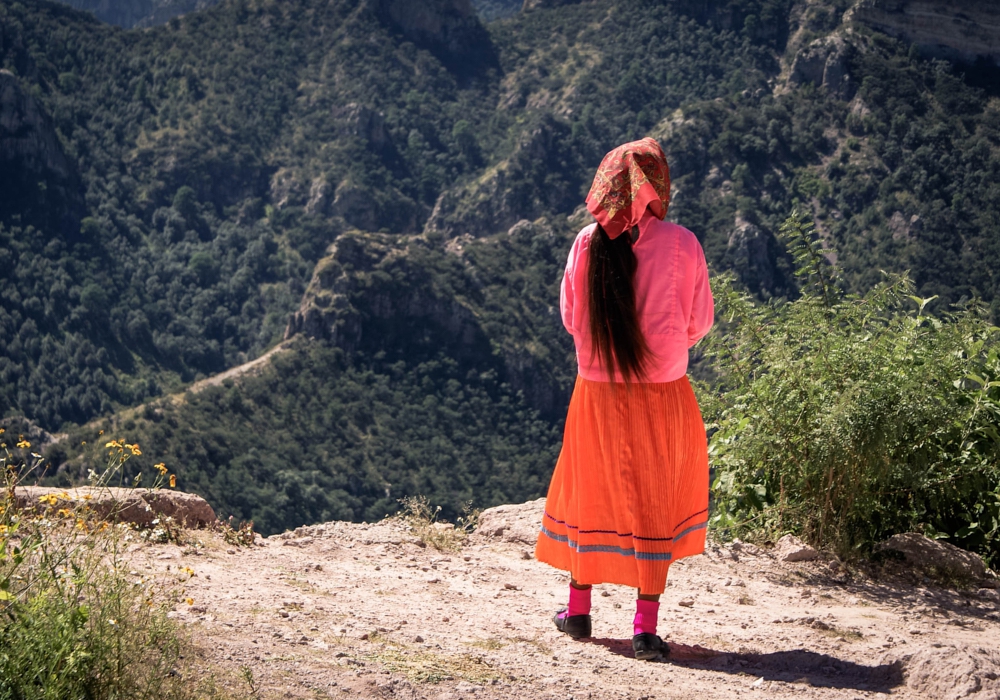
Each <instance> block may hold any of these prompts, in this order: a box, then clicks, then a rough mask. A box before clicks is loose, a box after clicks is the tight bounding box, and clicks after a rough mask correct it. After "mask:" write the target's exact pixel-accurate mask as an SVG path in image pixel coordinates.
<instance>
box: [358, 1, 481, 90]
mask: <svg viewBox="0 0 1000 700" xmlns="http://www.w3.org/2000/svg"><path fill="white" fill-rule="evenodd" d="M374 4H375V7H376V13H377V14H378V16H379V19H380V20H382V22H383V23H385V24H386V25H388V26H389V27H392V28H393V29H395V30H397V31H398V32H400V33H401V34H402V35H403V36H404V37H405V38H407V39H409V40H410V41H412V42H413V43H414V44H416V45H417V46H419V47H421V48H424V49H427V50H428V51H430V52H431V53H432V54H434V55H435V56H436V57H437V58H438V60H440V61H441V63H443V64H444V65H445V66H446V67H447V68H448V69H449V70H451V71H452V72H453V73H455V74H457V75H458V76H459V77H461V78H469V77H473V76H477V75H484V74H485V73H486V71H488V70H489V69H491V68H496V67H497V66H498V65H499V61H498V59H497V53H496V48H495V47H494V46H493V42H492V40H491V39H490V35H489V32H487V31H486V28H485V27H483V25H482V24H481V23H480V21H479V17H478V15H477V14H476V10H475V8H474V7H473V6H472V3H471V2H470V0H422V1H421V2H413V0H375V1H374Z"/></svg>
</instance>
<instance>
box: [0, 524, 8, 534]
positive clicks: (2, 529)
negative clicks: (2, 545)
mask: <svg viewBox="0 0 1000 700" xmlns="http://www.w3.org/2000/svg"><path fill="white" fill-rule="evenodd" d="M6 534H7V526H6V525H0V535H6Z"/></svg>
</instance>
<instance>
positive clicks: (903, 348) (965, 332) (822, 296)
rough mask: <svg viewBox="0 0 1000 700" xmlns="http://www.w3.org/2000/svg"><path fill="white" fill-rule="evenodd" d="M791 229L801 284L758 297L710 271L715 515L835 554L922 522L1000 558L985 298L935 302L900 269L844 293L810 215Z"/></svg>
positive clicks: (998, 468) (997, 374) (998, 336)
mask: <svg viewBox="0 0 1000 700" xmlns="http://www.w3.org/2000/svg"><path fill="white" fill-rule="evenodd" d="M782 232H783V234H784V236H785V238H786V240H787V241H788V243H789V247H790V252H791V253H792V255H793V257H794V259H795V262H796V267H797V268H798V274H799V275H800V277H803V278H804V280H805V281H804V283H803V288H804V291H803V294H802V296H801V297H800V298H798V299H796V300H794V301H788V302H772V303H767V304H761V303H757V302H755V301H753V300H752V299H751V298H750V297H748V296H747V295H746V294H744V293H742V292H740V291H738V290H737V288H736V287H735V286H734V283H733V278H732V277H730V276H725V277H720V278H716V279H715V284H714V291H715V295H716V300H717V304H718V309H717V310H718V318H720V319H721V320H722V322H723V329H722V330H723V332H721V333H719V334H717V335H715V336H714V338H713V339H712V340H710V342H709V344H708V347H707V354H708V355H709V357H711V358H712V360H713V361H714V364H715V368H716V370H717V371H718V372H719V375H720V381H719V383H718V385H717V386H716V387H714V388H713V389H712V390H710V391H709V390H707V389H706V390H705V392H704V394H705V396H704V399H705V400H704V410H705V418H706V422H707V424H708V426H709V429H710V431H712V435H711V439H710V454H711V459H712V462H713V466H714V468H715V479H714V484H713V494H714V497H715V499H716V501H717V506H718V507H717V511H716V513H715V515H714V524H715V526H716V527H717V528H722V529H723V530H725V531H728V532H730V533H732V534H737V533H738V534H740V535H741V536H751V537H753V536H755V537H758V538H762V539H766V538H773V537H775V536H777V535H778V534H779V533H780V532H784V531H790V532H795V533H798V534H800V535H801V536H803V537H804V538H806V539H807V540H808V541H810V542H812V543H813V544H817V545H820V546H827V547H831V548H833V549H835V550H836V551H838V552H839V553H840V554H841V555H856V554H863V553H865V552H867V551H869V550H870V548H871V547H872V545H873V544H874V543H876V542H877V541H879V540H881V539H882V538H885V537H887V536H889V535H892V534H894V533H898V532H905V531H911V530H914V529H916V530H921V531H923V532H924V533H926V534H928V535H930V536H934V537H943V538H947V539H948V540H950V541H951V542H953V543H954V544H957V545H959V546H963V547H966V548H969V549H972V550H974V551H977V552H979V553H981V554H983V555H984V556H986V557H987V558H988V559H992V560H994V561H996V560H997V559H996V557H997V555H998V554H1000V536H998V525H1000V464H998V460H997V457H998V456H1000V435H998V433H997V425H998V423H1000V343H998V341H1000V329H997V328H995V327H993V326H992V325H990V323H989V322H988V320H987V319H988V315H987V311H986V310H985V309H984V308H983V307H982V306H980V305H979V304H977V303H969V304H966V305H964V306H960V307H956V308H955V309H954V310H953V311H951V312H948V313H942V314H940V315H938V316H933V315H929V314H928V313H927V307H928V305H929V304H930V303H931V302H932V301H933V299H921V298H919V297H916V296H913V295H912V288H913V285H912V283H911V282H910V280H909V279H908V278H907V277H906V276H905V275H898V276H897V275H886V276H885V279H884V280H883V282H882V283H880V284H878V285H876V286H875V287H874V288H873V289H871V290H870V291H869V292H867V293H866V294H864V295H845V294H844V293H842V292H841V291H840V288H839V285H838V281H837V280H836V278H835V277H834V276H833V275H832V274H831V267H830V265H829V264H828V263H827V262H826V259H825V258H824V256H823V252H824V251H823V249H822V247H821V246H820V244H819V243H818V242H817V241H816V240H815V239H814V237H813V235H812V230H811V225H807V224H804V223H803V222H802V220H801V219H800V218H798V217H797V216H795V217H793V218H791V219H789V220H788V221H787V222H786V224H785V226H784V227H783V229H782ZM913 304H915V305H916V309H915V310H914V309H913Z"/></svg>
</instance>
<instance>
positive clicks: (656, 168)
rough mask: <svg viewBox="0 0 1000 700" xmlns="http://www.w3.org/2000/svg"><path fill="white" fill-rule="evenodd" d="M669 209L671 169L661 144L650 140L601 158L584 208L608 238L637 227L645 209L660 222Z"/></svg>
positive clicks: (633, 144) (635, 142)
mask: <svg viewBox="0 0 1000 700" xmlns="http://www.w3.org/2000/svg"><path fill="white" fill-rule="evenodd" d="M669 206H670V167H669V166H668V165H667V157H666V156H665V155H664V154H663V149H662V148H660V144H658V143H657V142H656V141H655V140H654V139H651V138H649V137H646V138H644V139H642V140H641V141H632V142H631V143H626V144H623V145H621V146H619V147H618V148H616V149H614V150H613V151H611V152H610V153H608V155H606V156H604V160H602V161H601V167H599V168H598V169H597V175H595V176H594V184H593V185H592V186H591V188H590V194H588V195H587V209H588V210H589V211H590V213H591V214H593V215H594V218H595V219H597V222H598V223H599V224H600V225H601V226H602V227H603V228H604V230H605V231H606V232H607V234H608V237H609V238H617V237H618V236H619V235H621V233H622V231H627V230H629V229H631V228H632V227H633V226H635V225H636V224H638V223H639V219H641V218H642V215H643V214H644V213H645V211H646V208H647V207H648V208H649V209H650V211H652V213H653V215H654V216H656V217H657V218H658V219H661V220H662V219H663V218H664V217H665V216H666V215H667V207H669Z"/></svg>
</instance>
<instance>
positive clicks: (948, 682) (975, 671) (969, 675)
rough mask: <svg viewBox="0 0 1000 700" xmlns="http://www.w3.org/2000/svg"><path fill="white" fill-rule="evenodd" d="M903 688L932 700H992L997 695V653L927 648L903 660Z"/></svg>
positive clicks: (999, 673) (999, 692)
mask: <svg viewBox="0 0 1000 700" xmlns="http://www.w3.org/2000/svg"><path fill="white" fill-rule="evenodd" d="M903 669H904V677H905V679H906V687H907V688H909V689H910V690H913V691H915V692H917V693H920V694H921V695H922V697H927V698H934V699H935V700H959V699H966V698H971V699H972V700H994V699H995V698H997V697H998V696H1000V680H998V678H1000V652H997V651H996V650H995V649H989V650H988V649H985V648H981V647H980V648H975V647H965V646H963V648H961V649H956V648H954V647H937V648H935V647H930V648H927V649H921V650H919V651H917V652H916V653H915V654H913V655H912V656H909V657H907V658H905V659H904V660H903Z"/></svg>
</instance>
